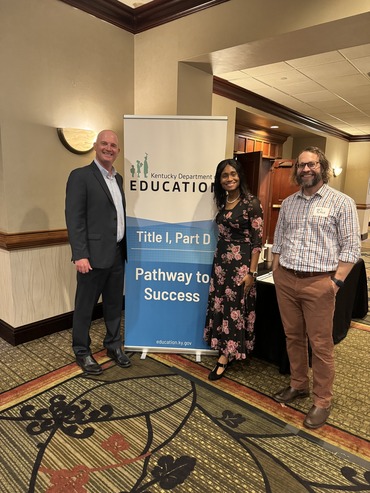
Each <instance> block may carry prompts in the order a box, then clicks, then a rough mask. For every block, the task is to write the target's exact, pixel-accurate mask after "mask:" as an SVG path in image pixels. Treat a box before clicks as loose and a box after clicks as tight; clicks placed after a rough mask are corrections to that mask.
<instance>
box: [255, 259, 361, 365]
mask: <svg viewBox="0 0 370 493" xmlns="http://www.w3.org/2000/svg"><path fill="white" fill-rule="evenodd" d="M367 311H368V289H367V279H366V269H365V263H364V261H363V259H360V260H359V261H358V262H357V263H356V264H355V265H354V267H353V269H352V270H351V272H350V273H349V275H348V276H347V279H346V280H345V283H344V286H343V287H342V288H340V290H339V291H338V293H337V298H336V304H335V312H334V318H333V339H334V343H335V344H337V343H338V342H340V341H341V340H342V339H344V338H345V337H346V335H347V332H348V329H349V326H350V324H351V320H352V318H363V317H365V316H366V314H367ZM255 334H256V344H255V349H254V352H253V355H254V356H256V357H257V358H261V359H264V360H266V361H269V362H271V363H274V364H276V365H277V366H278V367H279V371H280V373H289V358H288V354H287V351H286V345H285V334H284V329H283V325H282V323H281V318H280V312H279V307H278V303H277V299H276V292H275V286H274V284H272V283H268V282H263V281H257V300H256V323H255Z"/></svg>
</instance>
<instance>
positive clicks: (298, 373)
mask: <svg viewBox="0 0 370 493" xmlns="http://www.w3.org/2000/svg"><path fill="white" fill-rule="evenodd" d="M330 275H331V274H329V273H323V274H322V275H318V276H315V277H305V278H298V277H296V276H295V275H294V274H293V273H291V272H288V271H287V270H285V269H284V268H283V267H281V266H279V267H278V268H277V269H276V270H275V271H274V282H275V287H276V295H277V299H278V303H279V310H280V315H281V320H282V322H283V326H284V331H285V335H286V344H287V352H288V356H289V362H290V374H291V380H290V385H291V387H293V388H295V389H299V390H301V389H308V388H309V377H308V371H309V361H308V340H309V342H310V346H311V349H312V374H313V403H314V405H315V406H318V407H324V408H326V407H329V406H330V404H331V400H332V396H333V382H334V342H333V315H334V309H335V293H334V286H333V282H332V281H331V279H330ZM307 338H308V340H307Z"/></svg>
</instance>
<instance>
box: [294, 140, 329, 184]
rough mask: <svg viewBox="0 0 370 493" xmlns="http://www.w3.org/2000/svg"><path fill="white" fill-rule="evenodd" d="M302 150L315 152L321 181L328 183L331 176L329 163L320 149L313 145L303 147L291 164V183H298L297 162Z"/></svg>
mask: <svg viewBox="0 0 370 493" xmlns="http://www.w3.org/2000/svg"><path fill="white" fill-rule="evenodd" d="M302 152H312V153H313V154H316V156H317V158H318V161H319V163H320V168H321V176H322V181H323V182H324V183H328V182H329V180H330V178H331V176H332V171H331V166H330V163H329V161H328V159H327V157H326V156H325V154H324V153H323V152H322V150H321V149H319V148H318V147H314V146H310V147H306V148H305V149H303V150H302V151H301V152H300V153H299V154H298V157H297V160H296V162H295V165H294V166H293V169H292V181H293V183H295V184H296V185H298V182H297V174H298V168H297V164H298V158H299V156H300V155H301V154H302Z"/></svg>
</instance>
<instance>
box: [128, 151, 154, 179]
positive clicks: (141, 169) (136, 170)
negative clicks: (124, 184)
mask: <svg viewBox="0 0 370 493" xmlns="http://www.w3.org/2000/svg"><path fill="white" fill-rule="evenodd" d="M130 173H131V176H132V178H135V176H136V177H137V178H141V177H142V178H147V177H148V173H149V163H148V153H147V152H146V153H145V157H144V161H143V162H142V161H139V160H138V159H137V160H136V166H135V165H134V164H132V165H131V168H130Z"/></svg>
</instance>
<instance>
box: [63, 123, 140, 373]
mask: <svg viewBox="0 0 370 493" xmlns="http://www.w3.org/2000/svg"><path fill="white" fill-rule="evenodd" d="M94 150H95V159H94V161H93V162H92V163H91V164H89V165H88V166H84V167H82V168H77V169H75V170H73V171H72V172H71V174H70V175H69V178H68V182H67V190H66V206H65V214H66V223H67V229H68V236H69V242H70V245H71V249H72V261H73V262H74V265H75V267H76V270H77V289H76V297H75V309H74V314H73V328H72V348H73V351H74V354H75V356H76V362H77V364H78V365H79V366H80V367H81V368H82V370H84V372H85V373H87V374H91V375H99V374H101V373H102V371H103V370H102V367H101V365H100V364H99V363H98V362H97V361H96V360H95V358H94V357H93V355H92V353H91V350H90V343H91V339H90V326H91V320H92V314H93V310H94V307H95V305H96V303H97V302H98V299H99V297H100V295H102V301H103V314H104V321H105V326H106V334H105V338H104V341H103V343H104V347H105V348H106V349H107V355H108V356H109V357H110V358H112V359H113V360H114V361H115V362H116V363H117V364H118V365H119V366H121V367H123V368H126V367H129V366H130V365H131V362H130V360H129V358H128V356H127V355H126V354H125V352H124V351H123V349H122V335H121V317H122V304H123V282H124V267H125V261H126V258H127V247H126V231H125V219H126V213H125V196H124V192H123V185H122V184H123V179H122V176H121V175H120V174H118V173H117V172H116V170H115V168H114V166H113V164H114V162H115V160H116V159H117V156H118V154H119V152H120V148H119V143H118V137H117V135H116V134H115V133H114V132H113V131H112V130H102V131H101V132H100V133H99V134H98V136H97V139H96V142H95V143H94Z"/></svg>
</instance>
